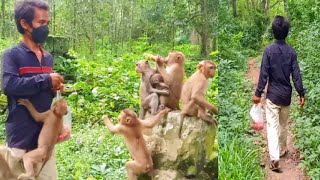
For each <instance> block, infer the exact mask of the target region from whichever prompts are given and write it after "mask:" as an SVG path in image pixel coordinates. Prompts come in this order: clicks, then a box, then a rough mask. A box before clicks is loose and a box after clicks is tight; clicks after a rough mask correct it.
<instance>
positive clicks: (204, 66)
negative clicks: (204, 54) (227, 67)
mask: <svg viewBox="0 0 320 180" xmlns="http://www.w3.org/2000/svg"><path fill="white" fill-rule="evenodd" d="M216 68H217V67H216V65H215V64H214V63H212V62H211V61H209V60H204V61H201V62H200V63H199V64H198V69H199V71H200V72H201V73H202V74H203V75H204V76H205V77H206V78H207V79H208V78H213V77H214V75H215V73H216Z"/></svg>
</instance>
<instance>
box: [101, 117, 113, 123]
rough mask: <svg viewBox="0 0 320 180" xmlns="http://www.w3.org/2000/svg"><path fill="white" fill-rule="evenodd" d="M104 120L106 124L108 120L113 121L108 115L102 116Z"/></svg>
mask: <svg viewBox="0 0 320 180" xmlns="http://www.w3.org/2000/svg"><path fill="white" fill-rule="evenodd" d="M101 119H102V120H103V122H104V123H105V124H106V122H111V121H110V119H109V117H108V116H107V115H103V116H102V118H101Z"/></svg>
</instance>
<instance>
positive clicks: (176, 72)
mask: <svg viewBox="0 0 320 180" xmlns="http://www.w3.org/2000/svg"><path fill="white" fill-rule="evenodd" d="M155 61H156V62H157V70H158V71H159V73H160V74H161V76H162V77H163V79H164V83H165V84H167V85H168V86H169V92H170V94H169V96H165V97H163V101H164V102H163V105H164V106H165V107H168V108H170V109H173V110H177V109H179V100H180V96H181V90H182V85H183V78H184V61H185V57H184V55H183V54H182V53H181V52H178V51H171V52H170V53H169V54H168V57H167V58H165V59H164V58H161V57H160V56H157V58H156V59H155ZM165 64H166V68H165V67H164V65H165Z"/></svg>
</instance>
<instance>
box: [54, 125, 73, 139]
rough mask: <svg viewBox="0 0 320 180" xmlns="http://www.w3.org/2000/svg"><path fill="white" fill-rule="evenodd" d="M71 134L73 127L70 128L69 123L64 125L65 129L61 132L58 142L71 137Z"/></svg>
mask: <svg viewBox="0 0 320 180" xmlns="http://www.w3.org/2000/svg"><path fill="white" fill-rule="evenodd" d="M70 136H71V129H70V128H69V126H67V125H65V124H64V125H63V131H62V133H61V134H59V136H58V139H57V143H60V142H63V141H66V140H68V139H70Z"/></svg>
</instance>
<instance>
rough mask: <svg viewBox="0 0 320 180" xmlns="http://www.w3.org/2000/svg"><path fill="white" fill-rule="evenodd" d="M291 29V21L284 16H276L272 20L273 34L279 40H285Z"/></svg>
mask: <svg viewBox="0 0 320 180" xmlns="http://www.w3.org/2000/svg"><path fill="white" fill-rule="evenodd" d="M289 29H290V23H289V21H288V20H287V19H286V18H285V17H283V16H276V17H275V18H274V19H273V22H272V32H273V36H274V38H275V39H277V40H285V39H286V38H287V36H288V33H289Z"/></svg>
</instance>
